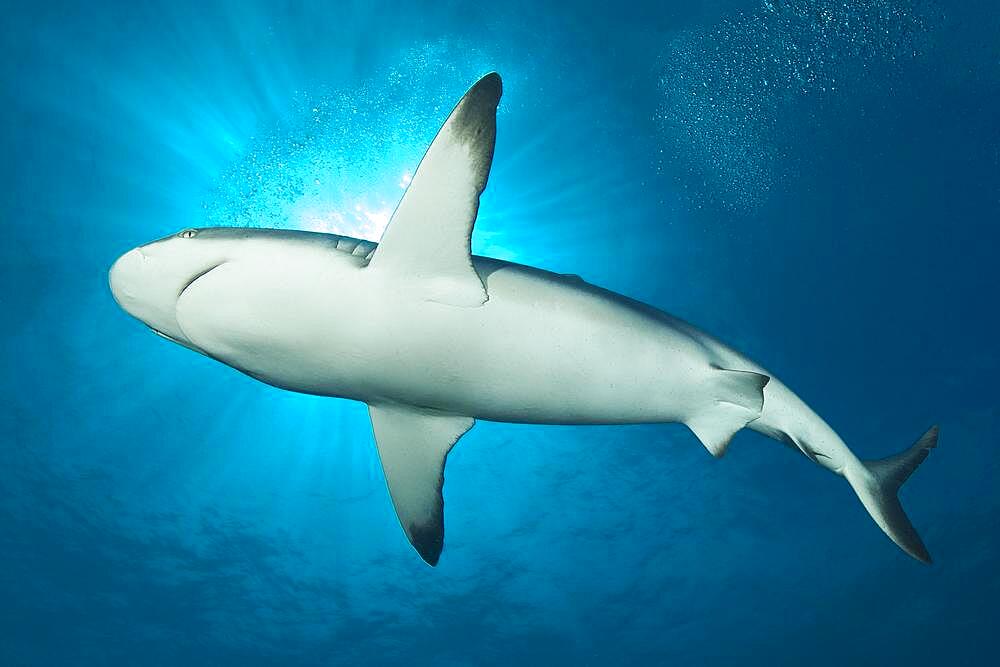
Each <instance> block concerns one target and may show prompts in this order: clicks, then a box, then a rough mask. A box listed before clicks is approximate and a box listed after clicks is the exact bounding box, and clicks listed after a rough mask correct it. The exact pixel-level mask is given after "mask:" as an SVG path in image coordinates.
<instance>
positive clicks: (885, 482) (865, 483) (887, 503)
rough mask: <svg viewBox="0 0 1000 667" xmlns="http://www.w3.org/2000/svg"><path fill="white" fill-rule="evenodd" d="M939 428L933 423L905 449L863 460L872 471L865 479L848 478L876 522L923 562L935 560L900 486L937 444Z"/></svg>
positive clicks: (903, 548) (900, 546) (849, 476)
mask: <svg viewBox="0 0 1000 667" xmlns="http://www.w3.org/2000/svg"><path fill="white" fill-rule="evenodd" d="M937 439H938V427H937V426H932V427H930V429H928V430H927V432H926V433H924V434H923V436H921V438H920V439H919V440H917V441H916V442H915V443H913V446H912V447H910V448H909V449H907V450H906V451H905V452H901V453H899V454H896V455H895V456H890V457H889V458H886V459H879V460H877V461H863V462H862V463H863V465H864V467H865V469H866V470H867V472H868V474H867V475H866V476H865V479H863V480H855V479H852V476H851V475H850V474H849V475H848V480H849V481H850V482H851V486H852V487H854V491H855V492H856V493H857V494H858V498H860V499H861V502H862V503H863V504H864V506H865V508H866V509H867V510H868V513H869V514H871V516H872V518H873V519H874V520H875V523H877V524H878V525H879V527H880V528H881V529H882V530H883V531H884V532H885V534H886V535H888V536H889V537H890V539H892V541H893V542H895V543H896V544H897V545H899V548H901V549H902V550H903V551H905V552H906V553H908V554H909V555H911V556H913V557H914V558H916V559H917V560H919V561H921V562H923V563H930V562H931V555H930V554H929V553H928V552H927V547H925V546H924V543H923V540H921V539H920V535H918V534H917V531H916V529H915V528H914V527H913V524H912V523H910V519H909V517H907V516H906V513H905V512H904V511H903V506H902V505H901V504H900V502H899V497H898V495H897V494H898V492H899V487H901V486H902V485H903V482H905V481H906V480H907V479H909V477H910V475H911V474H913V471H914V470H916V469H917V466H919V465H920V464H921V463H923V461H924V459H926V458H927V455H928V454H930V451H931V450H932V449H934V447H936V446H937Z"/></svg>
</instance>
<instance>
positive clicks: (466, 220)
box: [369, 72, 502, 306]
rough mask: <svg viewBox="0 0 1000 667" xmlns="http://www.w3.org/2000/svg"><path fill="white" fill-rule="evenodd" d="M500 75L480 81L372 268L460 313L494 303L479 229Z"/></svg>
mask: <svg viewBox="0 0 1000 667" xmlns="http://www.w3.org/2000/svg"><path fill="white" fill-rule="evenodd" d="M501 92H502V86H501V82H500V75H499V74H497V73H495V72H494V73H491V74H487V75H486V76H484V77H483V78H482V79H480V80H479V81H478V82H477V83H476V84H475V85H474V86H472V88H470V89H469V91H468V92H467V93H466V94H465V96H464V97H462V99H461V100H460V101H459V103H458V105H456V106H455V109H454V110H453V111H452V112H451V115H450V116H448V120H447V121H445V123H444V125H443V126H442V127H441V129H440V130H439V131H438V133H437V136H436V137H435V138H434V141H433V142H432V143H431V145H430V148H428V149H427V152H426V153H425V154H424V157H423V159H422V160H421V161H420V165H419V166H418V167H417V171H416V174H414V176H413V180H412V181H411V182H410V186H409V187H408V188H407V189H406V192H405V193H404V194H403V199H402V200H401V201H400V202H399V206H398V207H397V208H396V211H395V213H393V215H392V219H391V220H390V221H389V226H388V227H386V230H385V233H384V234H383V235H382V239H381V240H380V241H379V245H378V248H377V249H376V250H375V253H374V254H373V255H372V258H371V261H370V262H369V266H370V268H371V269H372V270H373V271H378V272H392V273H393V274H398V275H400V276H405V277H406V280H407V284H408V285H412V286H415V287H416V289H418V290H419V291H420V293H421V295H422V297H423V298H425V299H427V300H430V301H438V302H441V303H448V304H452V305H457V306H479V305H482V304H483V303H485V301H486V299H487V295H486V289H485V288H484V287H483V283H482V281H481V280H480V279H479V275H478V274H477V273H476V271H475V269H474V268H473V266H472V227H473V225H474V224H475V222H476V214H477V213H478V212H479V196H480V194H482V192H483V189H484V188H485V187H486V179H487V178H488V176H489V173H490V165H491V164H492V162H493V146H494V144H495V143H496V109H497V105H498V104H499V103H500V95H501Z"/></svg>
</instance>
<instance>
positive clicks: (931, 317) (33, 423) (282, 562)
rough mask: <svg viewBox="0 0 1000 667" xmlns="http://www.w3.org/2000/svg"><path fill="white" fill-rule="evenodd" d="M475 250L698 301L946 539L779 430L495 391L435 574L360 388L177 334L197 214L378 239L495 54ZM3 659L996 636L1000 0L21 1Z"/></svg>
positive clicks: (9, 267)
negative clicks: (294, 377) (157, 305)
mask: <svg viewBox="0 0 1000 667" xmlns="http://www.w3.org/2000/svg"><path fill="white" fill-rule="evenodd" d="M491 70H497V71H499V72H500V73H501V74H502V75H503V77H504V84H505V91H504V97H503V100H502V102H501V106H500V111H499V119H498V139H497V148H496V157H495V162H494V167H493V171H492V174H491V178H490V183H489V186H488V188H487V190H486V193H485V195H484V197H483V204H482V209H481V212H480V216H479V222H478V224H477V227H476V232H475V235H474V239H473V245H474V250H475V252H477V253H478V254H484V255H492V256H496V257H501V258H504V259H508V260H512V261H517V262H521V263H525V264H531V265H535V266H539V267H542V268H546V269H550V270H553V271H558V272H565V273H578V274H580V275H581V276H582V277H583V278H584V279H585V280H587V281H589V282H592V283H595V284H598V285H601V286H603V287H607V288H610V289H612V290H615V291H618V292H621V293H624V294H626V295H628V296H631V297H634V298H637V299H640V300H642V301H645V302H647V303H650V304H652V305H655V306H657V307H659V308H662V309H665V310H667V311H669V312H672V313H674V314H676V315H678V316H680V317H683V318H685V319H687V320H689V321H691V322H693V323H695V324H696V325H698V326H700V327H702V328H704V329H705V330H707V331H709V332H711V333H713V334H715V335H717V336H719V337H720V338H722V339H723V340H725V341H727V342H728V343H730V344H732V345H733V346H735V347H736V348H737V349H739V350H741V351H743V352H745V353H746V354H748V355H749V356H750V357H752V358H754V359H756V360H757V361H759V362H760V363H762V364H763V365H765V366H766V367H767V368H769V369H771V370H773V371H774V373H775V374H776V375H777V376H779V377H781V378H782V379H783V380H784V381H785V382H786V383H787V384H788V385H790V386H791V387H792V389H794V390H795V391H796V392H797V393H798V394H799V395H800V396H802V397H803V398H804V399H805V400H806V401H807V402H809V403H810V404H811V405H812V406H813V407H814V408H815V409H816V410H817V412H818V413H819V414H821V415H822V416H823V417H824V418H825V419H826V420H827V421H828V422H829V423H830V424H831V425H832V426H833V427H834V428H835V429H837V430H838V432H839V433H840V434H841V436H843V438H844V440H845V441H846V442H847V443H848V445H849V446H851V447H852V449H853V450H854V451H855V452H856V453H857V454H858V455H859V456H861V457H863V458H879V457H882V456H887V455H889V454H893V453H896V452H898V451H900V450H902V449H903V448H905V447H907V446H908V445H909V444H910V443H911V442H913V441H914V440H915V439H916V438H917V437H918V436H920V434H922V433H923V432H924V430H925V429H926V428H927V427H928V426H930V425H931V424H933V423H938V424H940V425H941V439H940V445H939V447H938V449H937V450H935V451H934V452H933V453H932V455H931V457H930V458H929V460H928V461H927V463H926V464H924V465H923V466H922V467H921V468H920V470H919V472H917V473H916V474H915V475H914V476H913V478H912V479H911V480H910V482H909V483H908V484H907V485H906V486H905V488H904V490H903V493H902V496H903V504H904V506H905V507H906V508H907V511H908V512H909V514H910V516H911V518H912V519H913V521H914V523H915V525H916V527H917V529H918V531H919V532H920V533H921V535H922V536H923V538H924V540H925V542H926V543H927V545H928V548H929V549H930V551H931V553H932V555H933V556H934V559H935V562H934V564H933V565H931V566H929V567H928V566H924V565H921V564H920V563H917V562H916V561H914V560H912V559H910V558H908V557H907V556H905V555H904V554H903V553H902V552H901V551H900V550H899V549H897V548H896V547H895V546H894V545H893V544H892V543H891V542H890V541H889V540H888V539H886V537H885V536H884V535H883V534H882V533H881V532H880V531H879V530H878V528H877V527H876V526H875V525H874V524H873V523H872V521H871V520H870V519H869V518H868V516H867V514H866V513H865V511H864V509H863V508H862V506H861V504H860V503H859V502H858V501H857V499H856V498H855V497H854V495H853V493H852V491H851V489H850V488H849V486H848V485H847V484H846V483H845V482H844V481H843V480H840V479H838V478H836V477H835V476H833V475H830V474H829V473H827V472H826V471H824V470H822V469H821V468H819V467H818V466H816V465H813V464H812V463H810V462H809V461H807V460H806V459H805V458H804V457H802V456H801V455H799V454H797V453H795V452H793V451H791V450H790V449H788V448H785V447H783V446H781V445H779V444H777V443H775V442H774V441H771V440H768V439H766V438H763V437H762V436H759V435H757V434H754V433H750V432H743V433H740V434H739V435H737V437H736V439H735V441H734V443H733V446H732V448H731V450H730V452H729V454H728V455H727V456H726V457H725V458H724V459H722V460H719V461H716V460H714V459H712V458H711V457H710V456H709V455H708V454H707V453H706V452H705V450H704V449H703V448H702V447H701V445H700V444H699V443H698V442H697V440H696V439H695V438H694V436H693V435H692V434H691V433H690V432H689V431H688V430H687V429H686V428H684V427H683V426H679V425H650V426H627V427H621V426H618V427H551V426H523V425H507V424H493V423H487V422H480V423H479V424H478V425H477V426H476V427H475V428H474V429H473V430H472V431H471V432H470V433H469V434H468V435H466V436H465V437H464V438H463V439H462V441H461V443H460V444H459V445H458V446H457V447H456V448H455V449H454V450H453V451H452V453H451V455H450V456H449V459H448V461H449V465H448V468H447V474H446V480H447V481H446V484H445V501H446V507H447V510H446V520H445V523H446V537H445V541H446V542H445V543H446V546H445V551H444V554H443V556H442V559H441V562H440V565H439V566H438V567H437V568H434V569H432V568H429V567H427V566H426V565H425V564H424V563H423V562H422V561H421V560H420V558H419V557H418V556H417V555H416V554H415V553H414V551H413V550H412V549H411V547H410V546H409V544H408V543H407V541H406V539H405V537H404V535H403V533H402V531H401V530H400V528H399V525H398V523H397V521H396V518H395V515H394V513H393V511H392V508H391V505H390V502H389V497H388V494H387V493H386V490H385V485H384V481H383V478H382V472H381V469H380V467H379V464H378V459H377V455H376V452H375V448H374V446H373V442H372V435H371V428H370V425H369V421H368V417H367V411H366V409H365V406H363V405H360V404H356V403H351V402H347V401H343V400H334V399H325V398H317V397H310V396H303V395H297V394H292V393H288V392H283V391H281V390H278V389H274V388H272V387H268V386H265V385H263V384H260V383H258V382H255V381H253V380H251V379H250V378H248V377H246V376H243V375H241V374H239V373H238V372H236V371H234V370H232V369H229V368H227V367H225V366H222V365H221V364H219V363H217V362H214V361H211V360H209V359H207V358H203V357H201V356H199V355H196V354H192V353H191V352H189V351H188V350H185V349H183V348H181V347H179V346H176V345H171V344H169V343H167V342H166V341H164V340H162V339H160V338H157V337H156V336H154V335H152V334H151V333H150V332H149V330H147V329H146V328H145V327H144V326H142V325H141V324H140V323H138V322H136V321H134V320H132V319H130V318H129V317H128V316H127V315H126V314H125V313H123V312H122V311H120V310H119V309H118V307H117V306H116V304H115V303H114V301H113V300H112V298H111V295H110V292H109V290H108V287H107V270H108V268H109V266H110V265H111V263H112V262H113V261H114V259H115V258H116V257H117V256H118V255H119V254H121V253H123V252H125V251H126V250H128V249H130V248H132V247H134V246H136V245H139V244H141V243H144V242H147V241H149V240H151V239H154V238H158V237H160V236H163V235H166V234H169V233H172V232H174V231H177V230H179V229H182V228H184V227H189V226H208V225H254V226H275V227H285V228H294V229H311V230H318V231H331V232H337V233H345V234H349V235H354V236H359V237H364V238H369V239H377V238H378V236H379V234H380V233H381V231H382V229H383V228H384V226H385V223H386V222H387V220H388V217H389V215H390V214H391V211H392V209H393V207H394V205H395V203H396V201H397V200H398V198H399V197H400V195H401V194H402V191H403V188H404V187H405V185H406V183H407V181H408V179H409V177H410V176H411V175H412V173H413V169H414V168H415V167H416V164H417V162H418V160H419V159H420V157H421V155H422V153H423V151H424V149H425V148H426V146H427V144H428V143H429V141H430V139H431V138H432V137H433V136H434V133H435V132H436V130H437V128H438V126H439V124H440V123H441V122H442V121H443V119H444V118H445V116H446V115H447V113H448V111H449V110H450V109H451V107H452V105H453V104H454V103H455V102H456V101H457V100H458V99H459V97H460V96H461V95H462V93H463V92H464V91H465V90H466V88H467V87H468V86H469V85H471V84H472V83H473V82H474V81H475V80H476V78H477V77H479V76H480V75H482V74H484V73H486V72H488V71H491ZM0 82H2V87H0V96H2V98H0V156H2V158H3V159H2V161H0V184H2V186H0V216H2V217H0V220H2V224H3V227H2V232H3V235H2V242H0V281H2V282H0V286H2V290H0V304H2V311H0V312H2V324H3V327H2V331H3V341H2V343H3V344H2V346H0V368H2V369H3V372H2V375H0V379H2V383H0V436H2V441H0V664H2V665H113V664H114V665H117V664H121V665H178V664H183V665H189V666H191V665H222V664H239V665H279V664H282V665H285V664H288V665H334V664H352V665H354V664H368V665H394V664H401V663H405V664H410V665H420V664H427V665H506V664H511V663H515V662H518V663H520V664H559V663H569V664H593V665H605V664H611V665H614V664H664V663H670V664H685V665H687V664H690V665H731V664H768V665H801V664H810V665H843V664H907V665H923V664H927V665H930V664H987V663H991V662H993V661H995V660H997V655H996V654H997V648H996V630H995V626H996V622H997V619H998V618H1000V605H998V604H997V598H998V597H1000V574H998V565H1000V520H998V510H1000V485H998V484H997V477H998V472H1000V468H998V464H997V460H998V446H1000V442H998V433H1000V404H998V398H1000V391H998V388H997V387H998V383H997V378H998V377H1000V349H998V340H1000V314H998V312H997V296H996V287H997V284H998V272H997V246H998V241H1000V228H998V223H1000V122H998V119H1000V12H997V7H996V3H995V2H992V1H987V0H963V1H961V2H960V1H958V0H952V1H951V2H945V1H944V0H926V1H920V0H858V1H856V2H834V1H833V0H781V1H779V0H739V1H737V0H732V1H723V0H717V1H711V2H701V3H693V2H666V3H665V2H652V3H635V2H630V3H610V5H609V4H608V3H581V2H574V3H563V4H552V3H544V4H543V3H539V2H522V3H498V4H492V3H471V2H469V3H458V2H434V3H422V2H410V3H402V2H394V3H390V2H272V3H262V2H250V1H233V2H229V3H216V2H213V3H204V2H192V1H187V0H178V1H174V2H120V3H113V2H104V3H62V2H13V3H10V2H5V3H4V4H3V20H2V21H0Z"/></svg>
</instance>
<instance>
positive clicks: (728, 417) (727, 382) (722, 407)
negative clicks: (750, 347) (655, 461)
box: [684, 368, 771, 458]
mask: <svg viewBox="0 0 1000 667" xmlns="http://www.w3.org/2000/svg"><path fill="white" fill-rule="evenodd" d="M770 379H771V378H769V377H768V376H766V375H762V374H760V373H754V372H752V371H733V370H728V369H725V368H715V369H713V370H712V373H711V375H710V376H709V378H708V383H709V397H710V398H711V402H710V404H709V405H708V406H707V407H705V408H704V409H702V410H700V411H698V412H697V413H696V414H695V415H694V416H692V417H691V418H689V419H686V420H685V421H684V423H685V424H686V425H687V427H688V428H690V429H691V431H692V432H693V433H694V434H695V435H696V436H697V437H698V439H699V440H700V441H701V444H703V445H704V446H705V449H707V450H708V451H709V453H710V454H711V455H712V456H714V457H716V458H719V457H720V456H722V455H723V454H725V453H726V450H727V449H728V448H729V443H730V441H732V439H733V436H734V435H736V432H737V431H739V430H740V429H741V428H743V427H744V426H746V425H747V424H749V423H750V422H752V421H753V420H755V419H757V418H758V417H760V412H761V410H763V408H764V387H765V386H766V385H767V383H768V381H770Z"/></svg>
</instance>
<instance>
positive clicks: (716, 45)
mask: <svg viewBox="0 0 1000 667" xmlns="http://www.w3.org/2000/svg"><path fill="white" fill-rule="evenodd" d="M938 13H939V12H938ZM934 16H935V11H934V7H933V6H932V3H931V2H922V1H920V0H856V1H853V2H843V1H842V2H834V1H833V0H763V1H762V3H761V6H760V7H759V8H758V10H757V11H756V12H754V13H750V14H740V15H737V16H736V17H734V18H730V19H727V20H724V21H722V22H721V23H720V24H719V25H717V26H716V27H715V28H714V29H711V30H707V31H697V32H694V31H692V32H688V33H685V34H682V35H680V36H679V37H678V38H676V39H675V40H674V41H673V42H672V43H671V44H670V45H669V46H668V48H667V49H666V51H665V53H664V56H663V68H662V71H661V74H660V80H659V84H660V93H661V103H660V106H659V109H658V110H657V116H656V120H657V122H658V125H659V130H660V132H661V136H662V137H663V139H664V146H663V149H662V162H661V166H662V167H663V168H664V169H667V170H669V171H671V172H673V173H675V174H676V175H677V176H678V177H680V178H681V179H682V181H683V187H684V189H685V190H687V191H688V193H689V196H690V198H691V200H692V201H693V202H694V203H695V204H697V205H699V206H701V205H704V204H714V205H719V206H722V207H724V208H728V209H744V210H746V209H753V208H755V207H757V206H759V205H760V204H761V203H762V202H763V201H764V200H765V199H766V197H767V195H768V193H769V191H770V190H771V189H772V188H773V187H774V186H775V185H776V184H777V183H779V182H782V181H784V180H787V179H788V178H790V177H794V175H795V172H796V170H797V159H796V158H797V156H795V155H793V151H791V150H790V149H789V145H790V143H791V141H793V140H794V130H793V129H792V128H794V127H795V126H796V123H799V124H801V123H802V122H805V123H807V124H808V120H809V117H810V114H811V113H813V112H815V111H816V109H817V105H820V106H822V105H824V104H826V103H827V102H829V101H831V100H833V99H835V98H837V97H839V96H840V95H842V94H849V93H852V92H854V91H855V89H857V88H858V87H861V86H873V85H881V86H891V85H892V83H893V77H892V76H891V73H892V72H893V71H894V70H895V71H899V70H900V69H901V68H902V67H903V66H904V65H905V64H906V63H907V62H908V61H911V60H913V59H915V58H919V57H920V56H921V54H922V52H923V51H924V49H925V48H926V42H927V39H928V34H929V31H930V27H929V26H930V25H932V22H933V21H932V20H933V17H934ZM887 74H888V75H887ZM675 163H676V166H675Z"/></svg>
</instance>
